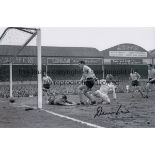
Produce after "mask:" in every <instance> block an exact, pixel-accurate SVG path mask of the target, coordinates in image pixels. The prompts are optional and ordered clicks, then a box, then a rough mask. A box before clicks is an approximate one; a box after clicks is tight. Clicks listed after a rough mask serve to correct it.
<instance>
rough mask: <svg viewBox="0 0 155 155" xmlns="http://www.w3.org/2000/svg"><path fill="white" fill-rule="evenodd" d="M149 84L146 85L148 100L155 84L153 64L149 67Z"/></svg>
mask: <svg viewBox="0 0 155 155" xmlns="http://www.w3.org/2000/svg"><path fill="white" fill-rule="evenodd" d="M148 80H149V81H148V82H147V84H146V92H147V95H146V98H148V94H149V89H150V87H151V86H152V85H153V84H155V69H154V67H153V65H152V64H150V65H148Z"/></svg>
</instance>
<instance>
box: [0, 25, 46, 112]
mask: <svg viewBox="0 0 155 155" xmlns="http://www.w3.org/2000/svg"><path fill="white" fill-rule="evenodd" d="M15 37H18V38H17V39H15ZM35 37H36V40H35V44H36V50H37V51H36V57H37V64H36V65H37V83H38V84H37V86H38V91H37V92H38V99H37V102H38V103H37V106H38V108H40V109H41V108H42V95H43V93H42V51H41V29H40V28H26V27H8V28H6V29H5V30H4V31H3V33H2V34H1V36H0V46H3V47H2V48H1V50H2V51H3V53H4V55H5V56H6V57H7V58H8V59H7V60H8V62H5V63H7V64H9V70H10V71H9V72H10V80H9V84H10V94H9V95H10V97H13V80H12V73H13V71H12V68H13V65H14V62H15V61H16V58H17V57H18V56H19V55H20V54H21V53H22V52H23V50H25V48H26V46H28V44H29V43H30V42H32V41H33V40H34V38H35ZM8 46H14V48H13V49H11V48H10V49H8ZM10 53H11V54H10Z"/></svg>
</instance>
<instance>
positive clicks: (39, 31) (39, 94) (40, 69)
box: [37, 29, 42, 109]
mask: <svg viewBox="0 0 155 155" xmlns="http://www.w3.org/2000/svg"><path fill="white" fill-rule="evenodd" d="M37 58H38V61H37V63H38V108H40V109H41V108H42V60H41V58H42V53H41V30H40V29H37Z"/></svg>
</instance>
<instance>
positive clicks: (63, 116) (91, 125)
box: [40, 109, 103, 128]
mask: <svg viewBox="0 0 155 155" xmlns="http://www.w3.org/2000/svg"><path fill="white" fill-rule="evenodd" d="M40 110H42V111H45V112H47V113H49V114H52V115H55V116H58V117H61V118H65V119H68V120H72V121H74V122H78V123H81V124H84V125H87V126H90V127H94V128H103V127H102V126H99V125H96V124H92V123H88V122H85V121H81V120H79V119H75V118H72V117H68V116H65V115H61V114H58V113H55V112H52V111H49V110H45V109H40Z"/></svg>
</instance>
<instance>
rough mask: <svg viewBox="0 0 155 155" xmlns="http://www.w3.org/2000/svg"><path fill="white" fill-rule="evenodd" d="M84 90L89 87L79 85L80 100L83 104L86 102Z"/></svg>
mask: <svg viewBox="0 0 155 155" xmlns="http://www.w3.org/2000/svg"><path fill="white" fill-rule="evenodd" d="M84 90H87V87H86V86H85V85H80V86H79V87H78V95H79V100H80V103H81V104H84V102H83V97H82V96H83V94H84V93H83V92H84Z"/></svg>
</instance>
